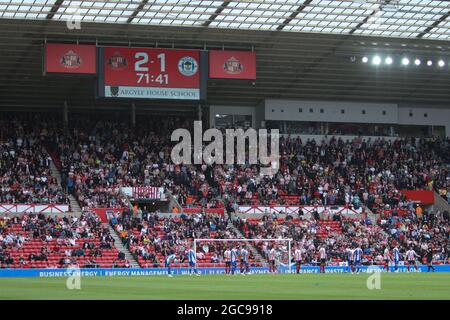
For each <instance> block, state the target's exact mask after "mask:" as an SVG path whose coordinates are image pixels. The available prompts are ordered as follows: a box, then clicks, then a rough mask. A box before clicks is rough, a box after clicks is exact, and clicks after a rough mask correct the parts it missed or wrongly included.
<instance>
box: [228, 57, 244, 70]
mask: <svg viewBox="0 0 450 320" xmlns="http://www.w3.org/2000/svg"><path fill="white" fill-rule="evenodd" d="M223 70H224V71H225V72H226V73H228V74H239V73H241V72H242V71H243V70H244V66H243V65H242V63H241V62H240V61H239V60H238V59H236V58H235V57H231V58H230V59H228V60H227V61H225V63H224V65H223Z"/></svg>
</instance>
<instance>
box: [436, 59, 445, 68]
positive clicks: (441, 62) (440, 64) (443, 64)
mask: <svg viewBox="0 0 450 320" xmlns="http://www.w3.org/2000/svg"><path fill="white" fill-rule="evenodd" d="M438 66H439V67H441V68H442V67H443V66H445V62H444V60H439V61H438Z"/></svg>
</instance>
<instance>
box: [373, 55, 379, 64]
mask: <svg viewBox="0 0 450 320" xmlns="http://www.w3.org/2000/svg"><path fill="white" fill-rule="evenodd" d="M372 63H373V64H374V65H376V66H378V65H379V64H380V63H381V58H380V56H375V57H373V59H372Z"/></svg>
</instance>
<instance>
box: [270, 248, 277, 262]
mask: <svg viewBox="0 0 450 320" xmlns="http://www.w3.org/2000/svg"><path fill="white" fill-rule="evenodd" d="M275 254H276V251H275V249H273V248H272V249H271V250H270V251H269V260H275Z"/></svg>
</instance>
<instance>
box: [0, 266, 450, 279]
mask: <svg viewBox="0 0 450 320" xmlns="http://www.w3.org/2000/svg"><path fill="white" fill-rule="evenodd" d="M434 267H435V269H436V272H450V265H448V264H446V265H435V266H434ZM360 269H361V272H365V273H375V272H382V271H383V267H382V266H362V267H360ZM79 270H80V271H79V275H80V276H81V277H137V276H157V275H167V269H166V268H142V269H140V268H129V269H127V268H95V269H94V268H86V269H79ZM198 271H199V272H200V273H201V274H203V275H208V274H224V273H225V270H224V268H198ZM280 271H281V272H286V271H288V270H286V268H285V269H280ZM390 271H391V272H392V271H394V267H391V268H390ZM398 271H399V272H407V271H408V267H407V266H399V267H398ZM426 271H427V266H426V265H421V266H419V270H418V272H426ZM291 272H292V273H294V272H295V265H294V264H292V265H291ZM345 272H348V267H345V266H333V267H326V268H325V273H345ZM172 273H173V274H175V275H187V274H189V270H188V268H172ZM250 273H251V274H268V273H269V268H268V267H254V268H252V267H250ZM300 273H319V267H316V266H302V267H301V269H300ZM73 275H74V272H73V269H72V270H71V271H68V269H0V278H14V277H40V278H57V277H69V276H73ZM75 275H77V274H75Z"/></svg>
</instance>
